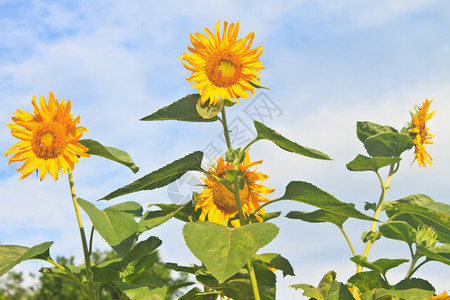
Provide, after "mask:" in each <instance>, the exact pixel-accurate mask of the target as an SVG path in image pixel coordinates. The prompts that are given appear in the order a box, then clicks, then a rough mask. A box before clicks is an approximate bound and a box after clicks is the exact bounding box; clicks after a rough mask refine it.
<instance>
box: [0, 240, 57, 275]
mask: <svg viewBox="0 0 450 300" xmlns="http://www.w3.org/2000/svg"><path fill="white" fill-rule="evenodd" d="M52 244H53V242H45V243H42V244H39V245H36V246H33V247H31V248H28V247H23V246H16V245H0V276H3V275H4V274H6V272H8V271H9V270H11V269H12V268H13V267H15V266H16V265H18V264H20V263H21V262H23V261H26V260H30V259H41V260H47V258H49V257H50V255H49V248H50V246H51V245H52Z"/></svg>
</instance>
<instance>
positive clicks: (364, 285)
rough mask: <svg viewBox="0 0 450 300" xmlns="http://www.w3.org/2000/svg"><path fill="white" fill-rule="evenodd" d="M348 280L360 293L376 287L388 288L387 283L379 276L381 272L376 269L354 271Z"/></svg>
mask: <svg viewBox="0 0 450 300" xmlns="http://www.w3.org/2000/svg"><path fill="white" fill-rule="evenodd" d="M348 282H350V283H353V284H354V285H356V286H357V287H358V289H359V290H360V291H361V293H365V292H368V291H371V290H373V289H378V288H390V286H389V284H388V283H387V282H386V281H385V280H384V279H383V278H382V277H381V274H380V273H379V272H376V271H369V272H359V273H356V274H355V275H353V276H352V277H350V279H349V280H348ZM370 299H372V298H370ZM375 299H376V298H375Z"/></svg>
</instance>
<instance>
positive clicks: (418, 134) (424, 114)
mask: <svg viewBox="0 0 450 300" xmlns="http://www.w3.org/2000/svg"><path fill="white" fill-rule="evenodd" d="M431 102H433V100H431V101H430V100H428V99H425V101H424V102H423V103H422V106H417V107H416V108H415V111H414V112H412V113H411V118H412V121H411V123H410V124H409V134H410V135H411V137H412V138H413V141H414V145H415V154H414V160H417V162H418V163H419V165H421V166H423V167H426V166H427V165H426V163H428V164H429V165H432V164H433V163H432V157H431V155H430V154H429V153H428V151H427V150H426V149H425V145H426V144H433V142H432V141H431V138H433V137H434V135H432V134H430V133H428V130H429V128H428V127H427V126H426V122H427V121H428V120H429V119H431V117H432V116H433V115H434V113H435V112H436V111H432V112H430V113H428V110H429V108H430V104H431Z"/></svg>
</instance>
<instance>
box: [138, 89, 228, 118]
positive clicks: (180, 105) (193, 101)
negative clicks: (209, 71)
mask: <svg viewBox="0 0 450 300" xmlns="http://www.w3.org/2000/svg"><path fill="white" fill-rule="evenodd" d="M199 100H200V95H199V94H191V95H187V96H186V97H183V98H181V99H180V100H178V101H176V102H174V103H172V104H170V105H168V106H165V107H163V108H161V109H159V110H158V111H156V112H154V113H152V114H151V115H148V116H146V117H144V118H142V119H141V121H163V120H178V121H186V122H214V121H217V120H218V119H219V118H218V117H217V116H215V117H212V118H209V119H204V118H203V117H202V116H201V115H200V114H199V113H198V111H197V108H196V106H197V102H198V101H199Z"/></svg>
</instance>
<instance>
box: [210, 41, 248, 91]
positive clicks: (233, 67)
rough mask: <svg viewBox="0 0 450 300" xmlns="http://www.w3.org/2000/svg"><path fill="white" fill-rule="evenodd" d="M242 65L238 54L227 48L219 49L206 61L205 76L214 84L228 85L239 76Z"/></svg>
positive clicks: (233, 82)
mask: <svg viewBox="0 0 450 300" xmlns="http://www.w3.org/2000/svg"><path fill="white" fill-rule="evenodd" d="M242 68H243V65H242V63H241V60H240V58H239V56H237V55H236V54H234V53H232V52H231V51H230V50H228V49H223V50H220V51H218V52H216V53H213V54H211V56H210V57H209V58H208V60H207V61H206V66H205V70H206V76H207V77H208V79H209V81H211V82H212V83H213V84H214V85H215V86H218V87H229V86H232V85H233V84H236V83H237V82H238V81H239V79H240V78H241V73H242Z"/></svg>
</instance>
